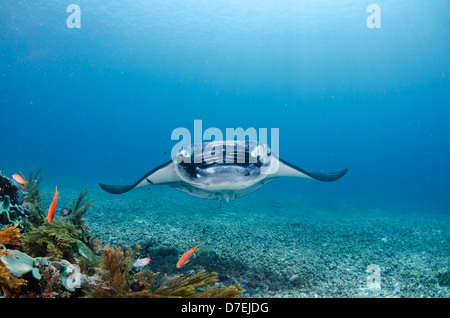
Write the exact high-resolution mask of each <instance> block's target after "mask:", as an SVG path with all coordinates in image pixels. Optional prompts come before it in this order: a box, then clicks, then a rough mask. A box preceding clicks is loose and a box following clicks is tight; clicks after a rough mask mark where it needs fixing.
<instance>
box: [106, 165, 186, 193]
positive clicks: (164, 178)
mask: <svg viewBox="0 0 450 318" xmlns="http://www.w3.org/2000/svg"><path fill="white" fill-rule="evenodd" d="M179 181H181V179H180V177H178V175H177V173H176V172H175V168H174V165H173V162H172V160H171V161H168V162H166V163H164V164H162V165H160V166H159V167H156V168H155V169H153V170H152V171H150V172H149V173H147V174H146V175H144V176H143V177H142V178H140V179H139V180H138V181H137V182H136V183H134V184H132V185H122V186H118V185H106V184H102V183H100V187H101V188H102V189H103V190H105V191H106V192H109V193H112V194H121V193H125V192H128V191H130V190H132V189H135V188H139V187H145V186H147V185H150V184H155V185H169V184H172V183H173V182H179Z"/></svg>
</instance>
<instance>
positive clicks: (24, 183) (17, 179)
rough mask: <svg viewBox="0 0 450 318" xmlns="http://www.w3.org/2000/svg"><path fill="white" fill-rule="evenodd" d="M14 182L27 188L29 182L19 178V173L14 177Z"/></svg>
mask: <svg viewBox="0 0 450 318" xmlns="http://www.w3.org/2000/svg"><path fill="white" fill-rule="evenodd" d="M12 177H13V179H14V181H16V182H17V183H20V184H21V185H23V186H25V187H26V186H27V184H28V182H27V181H25V180H24V179H23V178H22V177H21V176H19V175H18V174H17V173H15V174H13V175H12Z"/></svg>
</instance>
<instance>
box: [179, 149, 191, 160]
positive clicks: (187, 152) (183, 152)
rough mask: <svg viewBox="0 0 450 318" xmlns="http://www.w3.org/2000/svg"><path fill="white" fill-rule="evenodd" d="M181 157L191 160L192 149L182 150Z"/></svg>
mask: <svg viewBox="0 0 450 318" xmlns="http://www.w3.org/2000/svg"><path fill="white" fill-rule="evenodd" d="M180 155H181V156H183V157H185V158H189V157H190V156H191V149H187V148H182V149H181V150H180Z"/></svg>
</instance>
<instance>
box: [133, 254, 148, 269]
mask: <svg viewBox="0 0 450 318" xmlns="http://www.w3.org/2000/svg"><path fill="white" fill-rule="evenodd" d="M151 260H152V259H151V258H150V255H147V257H145V258H140V259H138V260H137V261H136V262H134V263H133V266H134V267H144V266H145V265H147V264H148V263H150V261H151Z"/></svg>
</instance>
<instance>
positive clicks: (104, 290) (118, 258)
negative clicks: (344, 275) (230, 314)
mask: <svg viewBox="0 0 450 318" xmlns="http://www.w3.org/2000/svg"><path fill="white" fill-rule="evenodd" d="M138 248H139V247H136V249H135V250H134V252H133V253H129V252H125V253H124V252H123V251H122V250H121V249H120V247H119V248H117V249H113V248H112V247H111V246H106V247H105V248H104V250H103V257H102V266H101V268H102V273H101V275H102V276H103V279H104V281H103V283H102V284H100V285H99V286H97V287H96V288H95V289H91V290H90V291H88V292H87V296H88V297H102V298H106V297H131V298H137V297H144V298H161V297H224V298H229V297H239V294H240V293H241V292H242V291H243V288H242V287H241V286H240V285H239V284H235V285H234V286H229V287H224V286H222V285H219V284H217V282H218V279H217V276H218V275H217V273H206V271H205V270H201V271H199V272H197V273H193V272H190V273H189V274H187V275H184V274H179V275H175V276H173V277H168V276H167V275H161V274H160V273H153V272H150V271H142V272H139V273H137V274H136V275H134V276H132V275H130V273H129V269H130V267H131V264H132V259H133V257H134V255H136V253H137V251H138ZM135 284H137V285H138V286H142V287H141V288H138V289H139V291H136V292H134V291H132V290H131V287H132V286H133V285H135ZM211 285H213V286H212V287H210V286H211Z"/></svg>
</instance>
